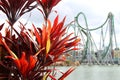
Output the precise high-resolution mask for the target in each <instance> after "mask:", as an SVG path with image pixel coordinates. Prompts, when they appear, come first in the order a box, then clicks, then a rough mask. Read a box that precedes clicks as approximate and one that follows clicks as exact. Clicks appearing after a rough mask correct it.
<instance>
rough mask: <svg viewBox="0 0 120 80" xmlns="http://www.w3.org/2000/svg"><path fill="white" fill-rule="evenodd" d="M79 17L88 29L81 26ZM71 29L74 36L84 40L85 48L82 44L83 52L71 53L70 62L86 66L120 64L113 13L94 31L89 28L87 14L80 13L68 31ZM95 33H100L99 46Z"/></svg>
mask: <svg viewBox="0 0 120 80" xmlns="http://www.w3.org/2000/svg"><path fill="white" fill-rule="evenodd" d="M79 16H82V17H83V18H84V20H85V26H86V27H82V26H81V25H80V24H79V23H80V21H79ZM70 29H71V30H74V33H75V34H74V35H77V36H79V37H80V38H81V39H82V40H81V41H82V44H83V46H81V44H80V45H79V46H78V47H82V50H79V51H72V52H71V53H70V54H71V55H72V58H71V59H69V60H72V61H76V60H77V61H80V63H85V64H120V50H119V48H118V46H117V40H116V33H115V27H114V16H113V14H112V13H111V12H110V13H109V14H108V16H107V19H106V20H105V22H104V23H103V24H102V25H101V26H99V27H97V28H93V29H90V28H89V26H88V24H87V19H86V16H85V14H84V13H82V12H80V13H79V14H78V15H77V16H76V17H75V22H74V23H73V24H71V25H70V26H69V28H68V31H69V30H70ZM95 31H97V32H99V33H100V36H97V37H96V38H98V37H99V38H98V41H99V44H96V42H95V40H94V38H93V33H92V32H95ZM113 47H115V49H114V48H113Z"/></svg>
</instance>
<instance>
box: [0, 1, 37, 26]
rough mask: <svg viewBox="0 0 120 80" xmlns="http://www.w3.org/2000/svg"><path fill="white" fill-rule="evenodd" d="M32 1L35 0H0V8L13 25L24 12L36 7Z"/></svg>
mask: <svg viewBox="0 0 120 80" xmlns="http://www.w3.org/2000/svg"><path fill="white" fill-rule="evenodd" d="M34 2H35V0H0V10H1V11H2V12H3V13H5V14H6V16H7V18H8V20H9V22H10V23H11V24H12V25H13V24H14V23H15V22H16V21H17V20H18V19H19V18H20V17H21V16H22V15H23V14H24V13H26V12H29V11H31V10H32V9H34V8H35V7H36V4H35V3H34ZM33 3H34V4H33Z"/></svg>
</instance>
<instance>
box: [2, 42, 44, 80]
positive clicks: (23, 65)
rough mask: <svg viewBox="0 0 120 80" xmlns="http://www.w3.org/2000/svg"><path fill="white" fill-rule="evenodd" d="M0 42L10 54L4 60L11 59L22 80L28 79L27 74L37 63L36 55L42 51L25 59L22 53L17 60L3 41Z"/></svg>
mask: <svg viewBox="0 0 120 80" xmlns="http://www.w3.org/2000/svg"><path fill="white" fill-rule="evenodd" d="M1 42H2V44H3V45H4V46H5V48H6V49H7V50H8V52H9V54H10V56H6V58H10V59H12V60H13V61H14V64H15V66H16V67H17V69H18V71H19V73H20V74H21V75H22V77H23V78H24V79H25V78H27V77H28V76H27V75H29V72H30V71H32V70H33V69H34V67H35V64H36V62H37V55H38V54H39V53H40V51H41V50H42V49H41V50H39V51H38V52H37V53H36V54H35V55H30V56H28V57H26V53H25V52H22V55H21V58H20V59H19V58H18V57H17V56H16V54H15V53H14V52H12V51H11V50H10V49H9V47H8V46H7V44H6V43H5V42H4V41H3V40H1Z"/></svg>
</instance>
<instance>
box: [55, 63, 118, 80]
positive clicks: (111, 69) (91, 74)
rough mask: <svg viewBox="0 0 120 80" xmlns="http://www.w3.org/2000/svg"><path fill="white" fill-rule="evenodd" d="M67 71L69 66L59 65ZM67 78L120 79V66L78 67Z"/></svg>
mask: <svg viewBox="0 0 120 80" xmlns="http://www.w3.org/2000/svg"><path fill="white" fill-rule="evenodd" d="M57 68H58V69H60V70H62V71H66V70H67V69H69V67H57ZM65 80H120V66H118V65H114V66H98V65H94V66H87V65H82V66H79V67H77V68H76V70H75V71H73V72H72V73H71V74H70V75H69V76H68V77H67V78H66V79H65Z"/></svg>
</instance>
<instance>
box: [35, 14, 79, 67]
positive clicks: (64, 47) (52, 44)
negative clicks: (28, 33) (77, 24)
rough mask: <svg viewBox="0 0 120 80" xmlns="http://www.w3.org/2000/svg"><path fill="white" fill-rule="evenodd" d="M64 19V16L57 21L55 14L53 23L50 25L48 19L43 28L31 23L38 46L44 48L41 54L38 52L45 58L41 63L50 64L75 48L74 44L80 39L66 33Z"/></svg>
mask: <svg viewBox="0 0 120 80" xmlns="http://www.w3.org/2000/svg"><path fill="white" fill-rule="evenodd" d="M64 21H65V18H64V19H63V20H62V21H61V22H58V16H57V17H56V18H55V20H54V24H53V25H51V22H50V21H49V20H48V25H47V26H46V25H43V29H40V28H38V29H36V28H35V26H34V25H33V27H34V34H35V37H36V39H37V43H38V45H39V46H38V48H45V49H44V50H43V51H42V52H41V54H39V55H40V56H42V58H44V59H42V60H45V61H43V62H44V63H43V64H42V65H46V64H48V63H50V64H52V63H54V62H56V61H58V60H59V58H60V56H61V55H62V54H64V53H66V52H67V51H70V50H76V49H77V48H75V46H77V45H78V43H79V41H80V39H78V38H77V37H71V34H72V33H71V34H69V35H66V28H67V27H65V26H64ZM45 58H46V59H45ZM46 66H48V65H46Z"/></svg>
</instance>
